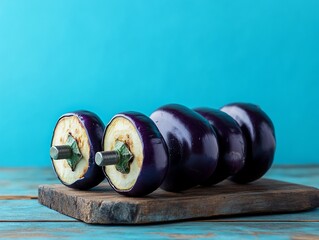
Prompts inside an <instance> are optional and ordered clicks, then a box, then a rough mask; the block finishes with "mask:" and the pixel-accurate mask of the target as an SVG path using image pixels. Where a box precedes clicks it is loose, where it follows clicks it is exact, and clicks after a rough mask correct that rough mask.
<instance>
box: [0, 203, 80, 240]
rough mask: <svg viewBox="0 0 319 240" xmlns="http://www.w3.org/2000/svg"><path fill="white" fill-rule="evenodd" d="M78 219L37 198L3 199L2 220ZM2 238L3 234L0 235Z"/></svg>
mask: <svg viewBox="0 0 319 240" xmlns="http://www.w3.org/2000/svg"><path fill="white" fill-rule="evenodd" d="M4 221H6V222H8V221H11V222H15V221H20V222H34V221H38V222H39V221H45V222H47V221H54V222H56V221H63V222H65V221H68V222H70V221H72V222H74V221H77V220H75V219H74V218H70V217H67V216H65V215H63V214H60V213H58V212H56V211H53V210H52V209H49V208H47V207H44V206H42V205H41V204H39V203H38V201H37V200H1V201H0V222H4ZM0 238H1V236H0Z"/></svg>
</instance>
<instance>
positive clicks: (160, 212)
mask: <svg viewBox="0 0 319 240" xmlns="http://www.w3.org/2000/svg"><path fill="white" fill-rule="evenodd" d="M38 190H39V202H40V203H41V204H43V205H45V206H47V207H49V208H52V209H54V210H56V211H58V212H60V213H63V214H65V215H68V216H70V217H73V218H76V219H79V220H81V221H84V222H86V223H93V224H144V223H156V222H157V223H159V222H168V221H180V220H186V219H194V218H210V217H220V216H231V215H238V214H270V213H284V212H297V211H303V210H308V209H312V208H316V207H319V190H318V189H316V188H313V187H308V186H303V185H298V184H292V183H287V182H281V181H275V180H270V179H261V180H258V181H256V182H254V183H250V184H246V185H239V184H235V183H232V182H229V181H224V182H223V183H221V184H218V185H216V186H212V187H196V188H193V189H190V190H188V191H185V192H182V193H169V192H165V191H163V190H160V189H159V190H157V191H155V192H154V193H152V194H150V195H149V196H147V197H143V198H130V197H124V196H121V195H119V194H118V193H116V192H115V191H114V190H112V189H111V188H110V187H109V186H108V185H106V184H104V185H103V184H102V185H101V186H99V187H96V188H94V189H92V190H89V191H79V190H74V189H70V188H67V187H65V186H63V185H41V186H39V189H38Z"/></svg>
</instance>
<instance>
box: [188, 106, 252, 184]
mask: <svg viewBox="0 0 319 240" xmlns="http://www.w3.org/2000/svg"><path fill="white" fill-rule="evenodd" d="M194 111H195V112H197V113H199V114H200V115H202V116H203V117H204V118H206V119H207V120H208V122H209V123H210V124H211V125H212V127H213V128H214V130H215V132H216V135H217V141H218V146H219V158H218V162H217V167H216V170H215V171H214V173H213V174H212V175H211V176H210V177H209V179H208V180H206V181H205V182H203V183H202V185H203V186H210V185H213V184H217V183H219V182H221V181H223V180H225V179H226V178H228V177H229V176H232V175H234V174H236V173H237V172H238V171H239V170H240V169H241V168H243V166H244V163H245V158H246V145H245V139H244V136H243V133H242V131H241V129H240V127H239V125H238V123H237V122H236V121H235V120H234V119H233V118H232V117H230V116H229V115H228V114H226V113H224V112H222V111H220V110H217V109H212V108H196V109H194Z"/></svg>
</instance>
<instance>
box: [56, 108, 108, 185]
mask: <svg viewBox="0 0 319 240" xmlns="http://www.w3.org/2000/svg"><path fill="white" fill-rule="evenodd" d="M103 131H104V124H103V122H102V121H101V120H100V118H99V117H98V116H97V115H96V114H94V113H92V112H89V111H76V112H72V113H67V114H64V115H63V116H61V117H60V119H59V120H58V122H57V124H56V126H55V129H54V132H53V137H52V142H51V147H53V146H66V145H69V146H70V139H71V141H73V142H72V143H73V144H74V145H75V146H76V150H77V153H78V155H79V156H78V159H77V160H78V161H77V162H75V163H73V165H71V164H70V159H57V160H55V159H53V158H52V157H51V160H52V165H53V168H54V170H55V173H56V175H57V177H58V178H59V180H60V181H61V182H62V183H63V184H64V185H66V186H68V187H71V188H76V189H90V188H92V187H94V186H96V185H98V184H99V183H100V182H102V181H103V179H105V177H104V174H103V171H102V168H101V167H99V166H97V165H96V164H95V161H94V156H95V153H96V152H97V151H100V150H101V142H102V136H103ZM72 153H73V154H75V151H74V149H73V152H72Z"/></svg>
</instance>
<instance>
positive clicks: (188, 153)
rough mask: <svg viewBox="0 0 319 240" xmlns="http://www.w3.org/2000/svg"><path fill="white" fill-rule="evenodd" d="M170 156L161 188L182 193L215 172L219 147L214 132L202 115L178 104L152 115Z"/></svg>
mask: <svg viewBox="0 0 319 240" xmlns="http://www.w3.org/2000/svg"><path fill="white" fill-rule="evenodd" d="M151 119H152V120H153V121H154V122H155V124H156V125H157V127H158V129H159V130H160V132H161V133H162V135H163V137H164V139H165V141H166V144H167V147H168V152H169V168H168V173H167V175H166V177H165V179H164V181H163V183H162V185H161V188H162V189H164V190H166V191H170V192H179V191H183V190H186V189H189V188H191V187H194V186H196V185H198V184H200V183H202V182H204V181H206V180H207V179H208V178H209V177H210V176H211V175H212V174H213V172H214V170H215V168H216V165H217V159H218V145H217V138H216V134H215V131H214V129H213V128H212V127H211V125H210V124H209V122H208V121H207V120H206V119H205V118H204V117H202V116H201V115H200V114H198V113H196V112H194V111H193V110H191V109H189V108H187V107H185V106H182V105H178V104H169V105H165V106H162V107H160V108H159V109H157V110H156V111H155V112H153V113H152V114H151Z"/></svg>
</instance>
